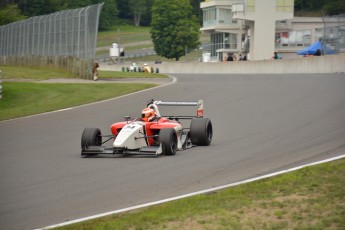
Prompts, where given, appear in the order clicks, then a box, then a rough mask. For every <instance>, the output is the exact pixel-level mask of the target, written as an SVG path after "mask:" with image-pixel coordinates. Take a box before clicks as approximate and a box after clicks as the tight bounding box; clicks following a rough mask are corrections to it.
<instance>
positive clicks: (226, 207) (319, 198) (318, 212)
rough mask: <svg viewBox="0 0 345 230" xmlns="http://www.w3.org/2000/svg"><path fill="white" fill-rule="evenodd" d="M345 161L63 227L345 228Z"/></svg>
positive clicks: (76, 228)
mask: <svg viewBox="0 0 345 230" xmlns="http://www.w3.org/2000/svg"><path fill="white" fill-rule="evenodd" d="M344 187H345V159H341V160H337V161H333V162H330V163H325V164H321V165H317V166H312V167H307V168H304V169H301V170H298V171H295V172H291V173H288V174H284V175H280V176H277V177H274V178H269V179H264V180H261V181H257V182H253V183H249V184H243V185H240V186H237V187H233V188H229V189H225V190H221V191H218V192H213V193H210V194H205V195H198V196H194V197H190V198H187V199H182V200H177V201H173V202H169V203H165V204H161V205H156V206H152V207H148V208H144V209H140V210H136V211H131V212H127V213H122V214H116V215H112V216H109V217H106V218H99V219H95V220H91V221H86V222H82V223H78V224H74V225H69V226H65V227H61V228H58V229H65V230H80V229H98V230H101V229H104V230H105V229H115V230H116V229H134V230H139V229H224V230H225V229H264V230H265V229H279V230H280V229H296V230H303V229H308V230H313V229H315V230H317V229H345V228H344V226H345V218H344V216H345V190H344Z"/></svg>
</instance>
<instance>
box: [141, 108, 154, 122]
mask: <svg viewBox="0 0 345 230" xmlns="http://www.w3.org/2000/svg"><path fill="white" fill-rule="evenodd" d="M154 117H155V111H154V110H153V109H150V108H145V109H143V111H142V112H141V118H142V120H143V121H152V120H153V118H154Z"/></svg>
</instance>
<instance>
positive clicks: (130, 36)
mask: <svg viewBox="0 0 345 230" xmlns="http://www.w3.org/2000/svg"><path fill="white" fill-rule="evenodd" d="M118 28H119V32H118V30H117V29H118ZM150 40H151V34H150V27H136V26H129V25H120V26H118V27H114V28H112V30H110V31H103V32H98V36H97V47H104V46H111V45H112V44H113V43H114V42H116V43H118V42H119V43H120V44H127V43H134V42H141V41H150Z"/></svg>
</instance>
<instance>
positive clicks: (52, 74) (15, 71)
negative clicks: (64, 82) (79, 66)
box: [0, 66, 74, 80]
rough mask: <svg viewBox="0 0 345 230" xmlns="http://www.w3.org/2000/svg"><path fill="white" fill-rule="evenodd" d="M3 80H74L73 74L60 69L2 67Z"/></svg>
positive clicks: (0, 68)
mask: <svg viewBox="0 0 345 230" xmlns="http://www.w3.org/2000/svg"><path fill="white" fill-rule="evenodd" d="M0 70H1V71H2V78H3V79H35V80H46V79H50V78H73V77H74V76H73V74H71V73H69V72H67V71H65V70H60V69H52V68H38V67H18V66H0Z"/></svg>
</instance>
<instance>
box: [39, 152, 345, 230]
mask: <svg viewBox="0 0 345 230" xmlns="http://www.w3.org/2000/svg"><path fill="white" fill-rule="evenodd" d="M341 158H345V154H344V155H340V156H337V157H332V158H329V159H326V160H322V161H317V162H313V163H309V164H305V165H301V166H297V167H294V168H290V169H286V170H282V171H279V172H274V173H270V174H266V175H263V176H259V177H254V178H250V179H247V180H243V181H239V182H235V183H231V184H226V185H222V186H218V187H214V188H210V189H206V190H201V191H198V192H193V193H188V194H185V195H182V196H176V197H172V198H168V199H164V200H158V201H154V202H150V203H146V204H141V205H137V206H133V207H129V208H123V209H118V210H115V211H110V212H105V213H101V214H97V215H93V216H89V217H84V218H80V219H76V220H70V221H66V222H63V223H60V224H55V225H50V226H47V227H44V228H39V229H35V230H43V229H52V228H57V227H62V226H66V225H70V224H75V223H78V222H82V221H87V220H92V219H96V218H100V217H104V216H109V215H113V214H117V213H121V212H127V211H131V210H135V209H139V208H145V207H148V206H152V205H157V204H162V203H166V202H170V201H174V200H179V199H183V198H186V197H191V196H195V195H200V194H205V193H209V192H213V191H216V190H220V189H225V188H229V187H234V186H237V185H241V184H246V183H249V182H253V181H257V180H262V179H265V178H269V177H273V176H277V175H281V174H284V173H288V172H292V171H296V170H299V169H302V168H305V167H309V166H313V165H318V164H322V163H326V162H330V161H335V160H339V159H341Z"/></svg>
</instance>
